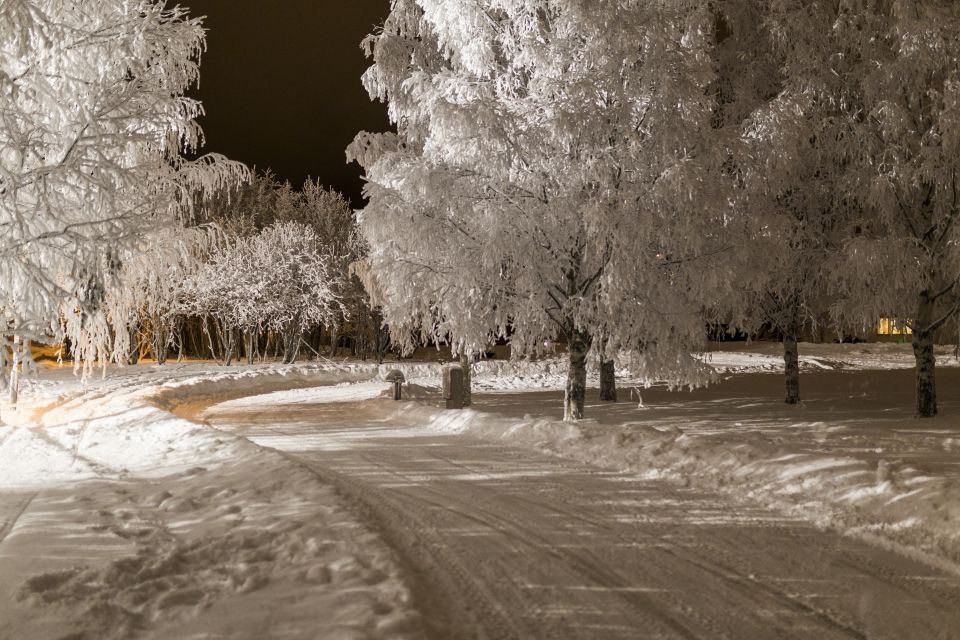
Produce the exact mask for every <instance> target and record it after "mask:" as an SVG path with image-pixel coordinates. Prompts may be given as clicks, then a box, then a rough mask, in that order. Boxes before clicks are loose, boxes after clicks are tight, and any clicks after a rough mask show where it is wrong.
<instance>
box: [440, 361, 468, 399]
mask: <svg viewBox="0 0 960 640" xmlns="http://www.w3.org/2000/svg"><path fill="white" fill-rule="evenodd" d="M443 399H444V400H445V401H446V404H447V409H463V369H461V368H460V367H458V366H456V365H451V366H448V367H444V368H443Z"/></svg>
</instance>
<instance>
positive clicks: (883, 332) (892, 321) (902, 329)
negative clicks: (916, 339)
mask: <svg viewBox="0 0 960 640" xmlns="http://www.w3.org/2000/svg"><path fill="white" fill-rule="evenodd" d="M912 333H913V331H911V330H910V327H908V326H907V323H906V322H905V321H903V320H898V319H896V318H880V323H879V324H878V325H877V335H878V336H908V335H910V334H912Z"/></svg>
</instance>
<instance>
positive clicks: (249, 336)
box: [243, 329, 256, 364]
mask: <svg viewBox="0 0 960 640" xmlns="http://www.w3.org/2000/svg"><path fill="white" fill-rule="evenodd" d="M255 335H256V330H254V329H247V332H246V335H245V336H244V337H245V340H244V346H243V348H244V349H245V350H246V352H247V354H246V355H247V364H253V362H254V357H255V354H254V352H253V343H254V337H255Z"/></svg>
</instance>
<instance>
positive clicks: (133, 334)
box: [127, 326, 140, 364]
mask: <svg viewBox="0 0 960 640" xmlns="http://www.w3.org/2000/svg"><path fill="white" fill-rule="evenodd" d="M127 336H128V340H129V344H130V351H129V352H128V353H127V364H137V363H138V362H140V332H139V331H138V330H137V327H135V326H134V327H127Z"/></svg>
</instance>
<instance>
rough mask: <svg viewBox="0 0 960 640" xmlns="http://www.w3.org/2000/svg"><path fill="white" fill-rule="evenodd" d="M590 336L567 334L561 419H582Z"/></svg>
mask: <svg viewBox="0 0 960 640" xmlns="http://www.w3.org/2000/svg"><path fill="white" fill-rule="evenodd" d="M590 341H591V337H590V334H589V333H587V332H586V331H581V330H578V329H574V330H572V331H568V332H567V352H568V355H569V358H570V366H569V368H568V369H567V386H566V389H565V390H564V394H563V419H564V420H569V421H573V420H580V419H582V418H583V404H584V400H585V399H586V395H587V353H588V352H589V351H590Z"/></svg>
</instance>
